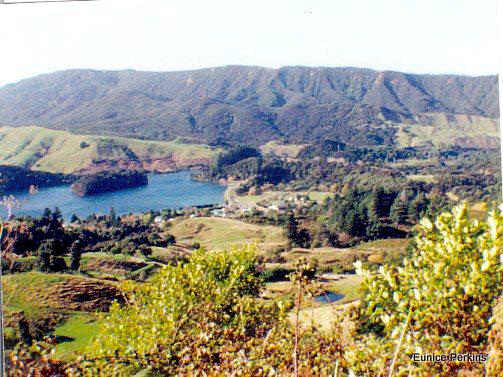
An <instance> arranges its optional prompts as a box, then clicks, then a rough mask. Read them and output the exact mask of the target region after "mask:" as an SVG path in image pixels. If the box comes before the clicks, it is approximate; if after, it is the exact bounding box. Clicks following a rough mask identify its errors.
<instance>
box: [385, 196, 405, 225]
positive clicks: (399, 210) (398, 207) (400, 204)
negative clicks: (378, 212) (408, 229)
mask: <svg viewBox="0 0 503 377" xmlns="http://www.w3.org/2000/svg"><path fill="white" fill-rule="evenodd" d="M407 214H408V206H407V202H406V201H404V200H402V198H401V197H400V196H397V197H396V199H395V201H394V202H393V205H392V206H391V210H390V215H389V218H390V220H391V221H393V222H394V223H396V224H403V223H404V222H405V221H406V220H407Z"/></svg>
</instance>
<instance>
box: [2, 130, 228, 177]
mask: <svg viewBox="0 0 503 377" xmlns="http://www.w3.org/2000/svg"><path fill="white" fill-rule="evenodd" d="M82 143H84V144H82ZM81 144H82V145H81ZM217 153H218V151H216V150H212V149H211V148H210V147H208V146H204V145H195V144H181V143H178V142H163V141H146V140H137V139H129V138H123V137H105V136H97V135H75V134H72V133H69V132H65V131H57V130H50V129H46V128H42V127H36V126H26V127H0V163H1V164H4V165H16V166H24V167H30V168H32V169H33V170H42V171H47V172H52V173H73V172H77V171H79V170H82V169H86V168H88V167H89V166H90V165H91V164H92V162H93V160H112V161H114V160H118V159H129V158H131V157H132V156H136V157H137V158H138V159H140V160H142V159H161V158H169V159H171V160H173V162H174V163H176V164H181V165H183V164H190V163H191V162H193V161H196V160H198V159H208V160H210V159H211V158H213V157H214V156H215V155H216V154H217Z"/></svg>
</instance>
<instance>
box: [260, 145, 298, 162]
mask: <svg viewBox="0 0 503 377" xmlns="http://www.w3.org/2000/svg"><path fill="white" fill-rule="evenodd" d="M304 147H305V145H304V144H278V142H277V141H270V142H268V143H267V144H264V145H262V146H261V147H260V151H261V152H262V153H263V154H264V155H267V154H269V153H272V154H274V155H276V156H279V157H290V158H296V157H297V156H298V155H299V152H300V151H301V149H302V148H304Z"/></svg>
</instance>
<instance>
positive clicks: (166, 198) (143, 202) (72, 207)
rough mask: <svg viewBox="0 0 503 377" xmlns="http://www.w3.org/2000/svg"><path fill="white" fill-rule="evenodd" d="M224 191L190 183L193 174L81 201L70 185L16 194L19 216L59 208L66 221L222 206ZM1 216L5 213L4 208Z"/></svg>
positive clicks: (153, 178)
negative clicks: (72, 218) (97, 216)
mask: <svg viewBox="0 0 503 377" xmlns="http://www.w3.org/2000/svg"><path fill="white" fill-rule="evenodd" d="M224 191H225V187H224V186H221V185H215V184H212V183H203V182H198V181H193V180H191V179H190V172H188V171H184V172H179V173H172V174H152V175H150V176H149V183H148V185H147V186H143V187H134V188H130V189H125V190H120V191H116V192H111V193H105V194H99V195H93V196H86V197H79V196H77V195H75V194H73V193H72V192H71V190H70V186H69V185H65V186H56V187H50V188H41V189H39V191H38V193H37V194H35V195H28V193H27V192H26V193H25V192H23V193H13V194H14V195H15V196H16V197H17V198H18V199H20V200H21V201H23V206H22V209H21V210H18V211H16V214H23V215H31V216H40V215H41V214H42V212H43V211H44V208H46V207H49V208H51V209H53V208H54V207H58V208H59V209H60V210H61V212H62V213H63V217H64V218H65V219H67V220H68V219H69V218H70V217H71V215H72V214H76V215H77V216H79V217H87V216H89V215H91V214H92V213H96V214H97V215H98V214H107V213H108V212H109V209H110V207H111V206H112V207H114V209H115V211H116V213H117V214H124V213H129V212H132V213H138V212H143V211H149V210H151V209H152V210H160V209H163V208H172V209H173V208H180V207H185V206H194V205H204V204H214V203H223V197H224ZM0 215H2V216H5V215H6V213H5V211H4V209H3V208H2V209H1V210H0Z"/></svg>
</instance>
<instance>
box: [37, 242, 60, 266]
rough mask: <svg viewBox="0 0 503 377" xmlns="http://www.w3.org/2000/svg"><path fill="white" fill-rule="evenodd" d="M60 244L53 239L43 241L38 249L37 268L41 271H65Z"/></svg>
mask: <svg viewBox="0 0 503 377" xmlns="http://www.w3.org/2000/svg"><path fill="white" fill-rule="evenodd" d="M59 255H61V243H60V242H59V241H55V240H54V239H48V240H45V241H44V242H43V243H42V244H41V245H40V247H39V249H38V267H39V269H40V270H41V271H51V272H60V271H63V270H65V269H66V263H65V260H64V259H63V258H61V257H60V256H59Z"/></svg>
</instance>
